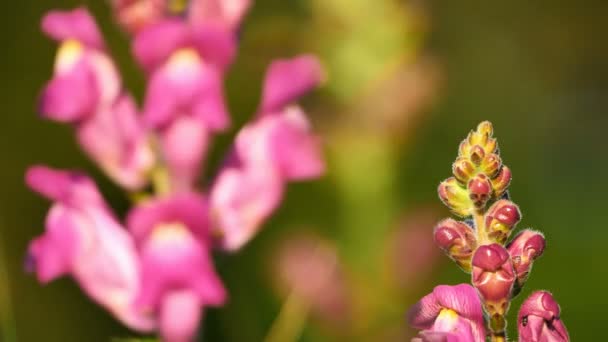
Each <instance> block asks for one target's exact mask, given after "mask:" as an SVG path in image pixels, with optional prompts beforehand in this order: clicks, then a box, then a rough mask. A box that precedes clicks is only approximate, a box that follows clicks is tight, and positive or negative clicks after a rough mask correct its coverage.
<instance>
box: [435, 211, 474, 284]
mask: <svg viewBox="0 0 608 342" xmlns="http://www.w3.org/2000/svg"><path fill="white" fill-rule="evenodd" d="M434 236H435V243H436V244H437V245H438V246H439V248H441V249H442V250H443V251H444V252H445V254H447V255H448V256H449V257H450V258H451V259H452V260H454V261H455V262H456V263H457V264H458V266H460V267H461V268H462V269H463V270H464V271H465V272H471V256H472V255H473V251H474V250H475V248H476V247H477V239H476V238H475V233H474V232H473V228H471V227H470V226H469V225H467V224H466V223H464V222H459V221H456V220H453V219H445V220H443V221H441V222H439V224H437V226H436V227H435V232H434Z"/></svg>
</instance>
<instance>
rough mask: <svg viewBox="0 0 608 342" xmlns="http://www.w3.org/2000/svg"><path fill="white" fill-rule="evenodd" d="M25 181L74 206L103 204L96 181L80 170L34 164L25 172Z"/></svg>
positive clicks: (41, 192)
mask: <svg viewBox="0 0 608 342" xmlns="http://www.w3.org/2000/svg"><path fill="white" fill-rule="evenodd" d="M25 182H26V184H27V185H28V186H29V187H30V188H31V189H32V190H34V191H36V192H38V193H40V194H41V195H43V196H45V197H47V198H49V199H51V200H54V201H59V202H65V203H68V204H70V205H74V206H79V205H82V204H88V205H103V204H102V203H103V199H102V198H101V195H100V194H99V191H98V190H97V187H96V186H95V183H94V182H93V181H92V180H91V179H90V178H89V177H87V176H85V175H84V174H82V173H79V172H74V171H64V170H56V169H51V168H49V167H46V166H40V165H39V166H32V167H30V168H29V169H28V170H27V172H26V174H25Z"/></svg>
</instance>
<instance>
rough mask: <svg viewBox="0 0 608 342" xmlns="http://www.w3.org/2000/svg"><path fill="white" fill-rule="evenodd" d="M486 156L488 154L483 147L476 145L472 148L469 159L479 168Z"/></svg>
mask: <svg viewBox="0 0 608 342" xmlns="http://www.w3.org/2000/svg"><path fill="white" fill-rule="evenodd" d="M485 156H486V152H485V151H484V149H483V147H481V146H479V145H475V146H473V147H471V153H470V155H469V158H471V161H472V162H473V164H475V165H476V166H479V164H481V161H482V160H483V158H484V157H485Z"/></svg>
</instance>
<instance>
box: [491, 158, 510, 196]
mask: <svg viewBox="0 0 608 342" xmlns="http://www.w3.org/2000/svg"><path fill="white" fill-rule="evenodd" d="M510 183H511V170H510V169H509V168H508V167H506V166H503V167H502V169H500V171H499V172H498V175H496V177H495V178H493V179H492V188H493V189H494V196H495V197H497V198H498V197H500V196H502V194H503V193H504V192H505V191H506V190H507V188H508V187H509V184H510Z"/></svg>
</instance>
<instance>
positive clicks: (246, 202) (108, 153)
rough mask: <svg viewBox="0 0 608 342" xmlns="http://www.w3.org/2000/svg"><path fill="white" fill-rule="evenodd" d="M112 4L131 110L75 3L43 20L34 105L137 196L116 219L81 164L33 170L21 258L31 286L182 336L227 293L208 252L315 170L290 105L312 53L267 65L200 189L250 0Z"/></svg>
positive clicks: (303, 122) (230, 243)
mask: <svg viewBox="0 0 608 342" xmlns="http://www.w3.org/2000/svg"><path fill="white" fill-rule="evenodd" d="M112 5H113V7H114V9H115V11H116V17H117V18H118V21H119V22H120V23H121V24H122V25H123V26H124V28H125V31H126V32H128V33H129V36H130V37H131V38H132V51H133V54H134V56H135V59H136V60H137V62H138V64H139V65H140V66H141V68H142V70H143V71H144V72H145V75H146V77H147V90H146V94H145V98H144V100H143V105H142V107H141V109H139V108H138V106H137V104H136V102H135V100H134V98H133V97H132V96H131V95H130V94H129V92H128V91H127V90H126V89H125V87H124V86H123V85H122V83H121V78H120V74H119V72H118V70H117V67H116V66H115V64H114V63H113V61H112V58H111V57H110V55H109V52H108V49H107V48H106V46H105V43H104V40H103V38H102V35H101V33H100V31H99V29H98V27H97V25H96V23H95V21H94V19H93V18H92V16H91V15H90V13H89V12H88V11H87V10H86V9H84V8H79V9H75V10H71V11H51V12H50V13H48V14H47V15H46V16H45V17H44V19H43V20H42V30H43V31H44V32H45V33H46V34H47V35H48V36H49V37H51V38H52V39H54V40H56V41H57V42H58V44H59V49H58V52H57V56H56V60H55V66H54V72H53V77H52V78H51V80H50V81H49V82H48V83H47V84H46V86H45V87H44V89H43V91H42V95H41V98H40V103H39V106H40V107H39V110H40V113H41V115H42V116H43V117H44V118H47V119H50V120H54V121H59V122H63V123H68V124H70V125H71V126H73V127H74V130H75V133H76V137H77V140H78V142H79V144H80V146H81V147H82V149H83V150H84V152H85V153H86V154H87V155H88V156H89V157H90V158H91V159H92V160H93V161H94V162H95V163H96V164H97V165H98V166H99V167H100V168H101V169H102V170H103V171H104V172H105V173H106V174H107V175H108V176H109V177H110V178H111V179H112V180H113V181H114V182H115V183H116V184H118V185H119V186H120V187H122V188H123V189H125V190H126V191H128V192H129V193H131V194H136V195H134V196H132V197H133V198H136V199H137V200H136V201H135V202H134V205H133V207H132V208H131V209H130V211H129V213H128V215H127V217H126V218H125V219H124V220H121V219H120V218H118V217H117V216H116V215H114V214H113V213H112V209H111V208H110V206H109V205H108V204H107V203H106V202H105V201H104V199H103V197H102V195H101V193H100V191H99V190H98V189H97V187H96V185H95V183H94V181H93V180H92V179H90V178H89V177H87V176H86V175H84V174H82V173H81V172H77V171H68V170H56V169H53V168H49V167H46V166H33V167H31V168H30V169H29V170H28V171H27V174H26V183H27V185H28V186H29V187H30V188H31V189H33V190H34V191H36V192H38V193H40V194H41V195H43V196H44V197H46V198H48V199H49V200H51V201H52V202H53V204H52V207H51V209H50V210H49V212H48V215H47V218H46V224H45V227H46V230H45V232H44V233H43V234H42V235H41V236H39V237H38V238H36V239H34V240H33V241H32V242H31V244H30V246H29V250H28V257H27V260H26V267H27V269H28V270H29V271H31V272H34V273H35V274H36V275H37V277H38V279H39V280H40V281H41V282H42V283H47V282H49V281H52V280H54V279H56V278H57V277H60V276H63V275H70V276H72V277H73V278H74V279H75V280H76V281H77V283H78V284H79V285H80V287H81V288H82V289H83V290H84V292H85V293H86V294H87V295H88V296H89V297H91V298H92V299H93V300H94V301H95V302H97V303H98V304H100V305H101V306H103V307H104V308H106V309H107V310H108V311H110V312H111V313H112V314H113V315H114V316H115V317H116V318H117V319H118V320H120V321H121V322H122V323H124V324H125V325H127V326H128V327H130V328H132V329H134V330H136V331H140V332H153V331H159V332H160V334H161V336H162V337H163V339H164V340H166V341H171V342H173V341H190V340H192V339H193V338H194V336H195V334H196V331H197V327H198V324H199V321H200V319H201V317H202V315H203V311H204V308H205V307H209V306H221V305H222V304H223V303H225V301H226V299H227V293H226V290H225V288H224V286H223V284H222V281H221V279H220V278H219V277H218V275H217V274H216V272H215V269H214V264H213V259H212V255H211V252H212V250H214V249H217V250H224V251H236V250H238V249H239V248H241V247H242V246H243V245H244V244H246V243H247V242H248V241H249V240H250V239H251V238H252V237H253V236H254V235H255V234H256V232H257V231H258V230H259V229H260V227H261V226H262V224H263V222H264V220H265V219H266V218H268V217H269V216H270V215H271V214H272V213H273V211H275V209H277V207H278V206H279V204H280V202H281V198H282V196H283V192H284V188H285V186H286V184H287V183H288V182H289V181H299V180H308V179H314V178H316V177H319V176H320V175H321V174H322V173H323V172H324V163H323V160H322V158H321V153H320V142H319V139H318V138H317V137H316V136H315V135H314V134H313V133H312V130H311V126H310V124H309V122H308V120H307V118H306V116H305V115H304V113H303V111H302V110H301V109H300V107H298V106H297V105H295V104H294V103H295V102H296V101H297V100H298V98H299V97H301V96H303V95H304V94H305V93H307V92H308V91H310V90H311V89H312V88H314V87H315V86H317V85H318V84H319V83H320V81H321V80H322V77H323V74H322V70H321V67H320V64H319V63H318V61H317V60H316V59H315V58H314V57H313V56H309V55H303V56H299V57H295V58H292V59H285V60H278V61H275V62H273V63H272V64H271V65H270V67H269V68H268V71H267V74H266V78H265V81H264V84H263V94H262V98H261V101H260V105H259V108H258V110H257V113H255V115H254V117H253V119H252V120H251V122H249V123H247V124H246V125H245V126H244V127H243V128H242V129H241V130H240V131H239V132H238V133H237V135H236V138H235V141H234V144H233V146H232V148H231V150H230V151H229V153H228V155H227V157H226V160H225V162H224V164H223V165H222V166H221V168H220V169H219V170H218V171H217V173H216V174H215V176H214V177H213V180H212V181H211V182H210V185H209V186H207V187H205V188H203V189H201V187H199V186H198V184H199V181H200V180H199V178H200V174H201V169H202V165H203V163H204V157H205V155H206V152H207V150H208V148H209V145H210V142H211V139H212V136H213V134H216V133H218V132H222V131H224V130H226V129H227V128H228V127H229V125H230V119H229V114H228V110H227V106H226V103H225V101H224V96H223V83H224V76H225V74H226V71H227V68H228V67H229V65H230V64H231V62H232V61H233V59H234V57H235V54H236V49H237V29H238V27H239V23H240V21H241V19H242V17H243V15H244V14H245V11H246V9H247V8H248V7H249V1H248V0H235V1H221V0H192V1H188V2H184V1H162V0H139V1H137V0H135V1H134V0H131V1H129V0H126V1H121V0H115V1H113V2H112Z"/></svg>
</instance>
